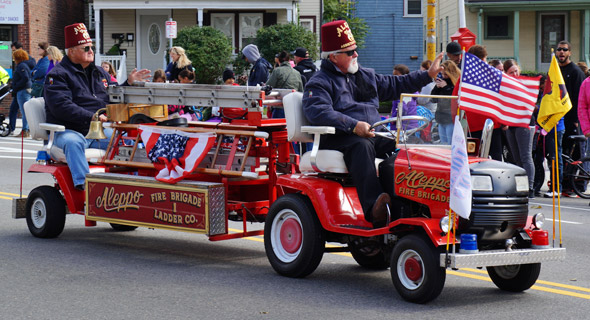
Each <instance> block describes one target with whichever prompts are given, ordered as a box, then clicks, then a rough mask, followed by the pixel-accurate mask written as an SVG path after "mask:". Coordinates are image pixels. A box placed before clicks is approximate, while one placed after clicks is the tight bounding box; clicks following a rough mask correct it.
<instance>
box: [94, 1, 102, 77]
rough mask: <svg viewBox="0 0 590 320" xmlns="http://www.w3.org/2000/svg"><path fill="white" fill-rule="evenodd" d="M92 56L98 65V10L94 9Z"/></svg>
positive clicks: (99, 59)
mask: <svg viewBox="0 0 590 320" xmlns="http://www.w3.org/2000/svg"><path fill="white" fill-rule="evenodd" d="M94 46H95V49H94V57H95V60H96V64H97V65H99V66H100V63H101V62H102V59H101V56H100V10H99V9H94Z"/></svg>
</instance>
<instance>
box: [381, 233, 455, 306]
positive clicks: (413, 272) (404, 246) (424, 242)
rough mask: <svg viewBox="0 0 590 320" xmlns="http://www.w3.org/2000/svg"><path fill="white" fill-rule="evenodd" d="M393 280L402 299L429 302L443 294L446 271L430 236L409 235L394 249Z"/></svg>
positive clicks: (392, 259) (392, 258)
mask: <svg viewBox="0 0 590 320" xmlns="http://www.w3.org/2000/svg"><path fill="white" fill-rule="evenodd" d="M391 279H392V281H393V285H394V286H395V288H396V289H397V292H398V293H399V294H400V295H401V296H402V298H404V299H405V300H407V301H410V302H414V303H426V302H428V301H431V300H433V299H435V298H436V297H438V295H439V294H440V293H441V291H442V289H443V287H444V285H445V280H446V271H445V268H443V267H440V253H439V252H438V251H437V250H436V248H435V247H434V245H433V244H432V243H431V241H430V240H429V239H425V238H424V237H422V236H419V235H409V236H405V237H403V238H402V239H401V240H400V241H399V242H398V243H397V244H396V245H395V247H394V248H393V253H392V255H391Z"/></svg>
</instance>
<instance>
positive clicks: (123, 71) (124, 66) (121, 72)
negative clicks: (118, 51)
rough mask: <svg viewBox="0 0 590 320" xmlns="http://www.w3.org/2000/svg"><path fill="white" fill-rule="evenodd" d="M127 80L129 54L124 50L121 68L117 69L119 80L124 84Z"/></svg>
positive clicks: (120, 63)
mask: <svg viewBox="0 0 590 320" xmlns="http://www.w3.org/2000/svg"><path fill="white" fill-rule="evenodd" d="M125 81H127V54H126V53H125V52H123V56H122V57H121V62H119V69H118V70H117V82H118V83H119V84H123V83H125Z"/></svg>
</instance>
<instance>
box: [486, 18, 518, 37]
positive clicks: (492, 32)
mask: <svg viewBox="0 0 590 320" xmlns="http://www.w3.org/2000/svg"><path fill="white" fill-rule="evenodd" d="M513 23H514V19H513V18H512V15H509V14H495V15H486V17H485V38H486V39H492V40H493V39H512V28H513Z"/></svg>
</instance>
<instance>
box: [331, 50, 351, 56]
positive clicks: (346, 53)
mask: <svg viewBox="0 0 590 320" xmlns="http://www.w3.org/2000/svg"><path fill="white" fill-rule="evenodd" d="M355 52H356V50H350V51H344V52H342V51H338V52H336V53H342V54H345V55H347V56H349V57H352V56H353V55H354V53H355Z"/></svg>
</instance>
